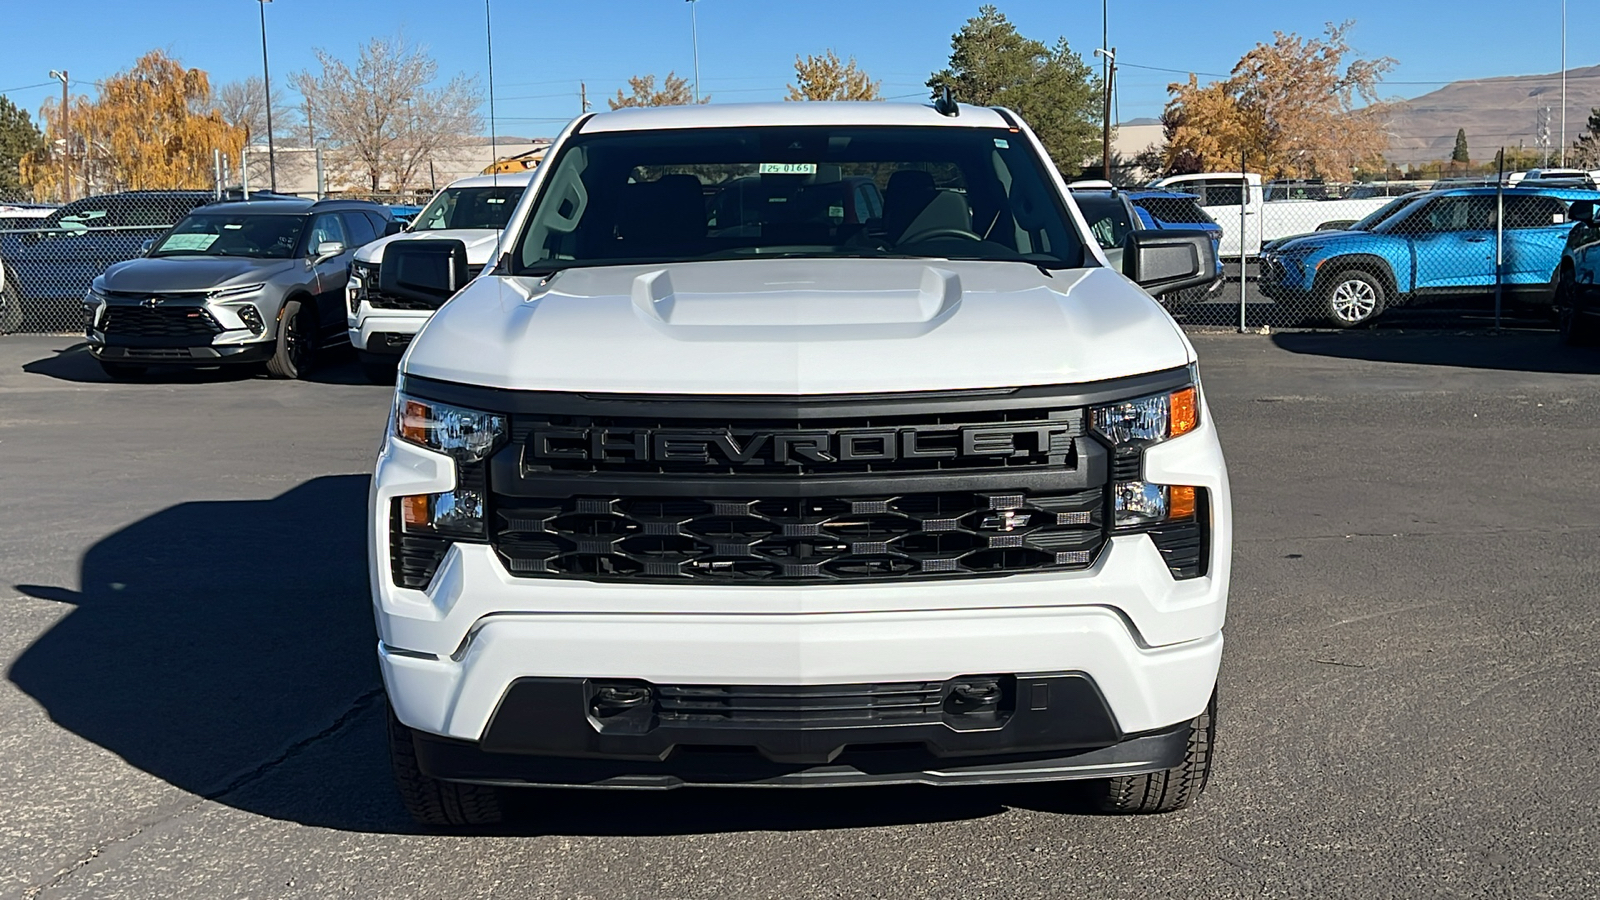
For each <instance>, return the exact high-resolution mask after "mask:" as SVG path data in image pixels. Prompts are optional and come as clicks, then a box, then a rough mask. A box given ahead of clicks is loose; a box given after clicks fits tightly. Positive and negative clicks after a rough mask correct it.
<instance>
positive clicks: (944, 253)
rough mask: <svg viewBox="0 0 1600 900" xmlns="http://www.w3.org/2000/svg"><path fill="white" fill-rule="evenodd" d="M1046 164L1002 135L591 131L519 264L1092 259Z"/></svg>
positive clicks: (947, 130) (578, 145)
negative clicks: (1086, 255)
mask: <svg viewBox="0 0 1600 900" xmlns="http://www.w3.org/2000/svg"><path fill="white" fill-rule="evenodd" d="M1040 163H1041V161H1040V160H1039V159H1038V158H1037V157H1036V156H1035V155H1034V153H1033V151H1032V149H1031V148H1030V147H1029V146H1028V145H1027V144H1026V143H1025V141H1024V139H1023V137H1022V136H1021V135H1020V134H1018V133H1016V132H1012V131H1009V130H1007V129H1002V128H993V129H989V128H960V127H930V128H873V127H862V126H839V127H810V126H808V127H790V128H785V127H758V128H703V129H692V130H681V131H678V130H673V131H651V132H621V133H605V132H601V133H597V134H590V135H580V136H578V137H576V138H574V139H572V140H571V141H570V142H569V143H568V144H567V145H566V146H565V147H564V148H563V150H562V152H561V156H560V157H559V158H558V159H557V160H556V161H555V162H554V164H553V165H552V164H551V163H546V165H552V169H551V171H550V174H549V176H548V177H547V179H546V181H545V184H544V188H543V189H542V191H541V193H540V196H539V198H538V201H537V202H536V204H535V206H534V208H533V211H532V214H531V215H530V216H529V219H528V224H527V225H526V226H525V228H524V229H523V231H522V234H521V235H520V236H519V238H518V240H517V242H516V245H515V246H516V247H517V252H516V256H515V260H514V266H515V271H516V272H518V273H548V272H552V271H556V270H559V269H563V268H568V267H572V266H601V265H629V264H642V263H664V262H682V261H692V260H710V259H740V258H754V257H862V258H872V257H899V258H907V257H914V258H934V259H974V260H1009V261H1023V262H1030V263H1034V264H1037V265H1043V266H1050V267H1063V266H1079V265H1082V263H1083V246H1082V243H1081V240H1080V239H1079V237H1078V233H1077V231H1076V229H1075V228H1074V227H1073V225H1072V223H1071V220H1070V219H1069V218H1068V217H1067V212H1066V209H1065V207H1064V206H1063V204H1062V203H1061V200H1060V197H1059V195H1058V194H1057V193H1056V191H1055V189H1054V188H1053V187H1052V186H1051V184H1050V182H1049V181H1047V180H1046V175H1045V171H1044V169H1043V167H1042V166H1041V164H1040Z"/></svg>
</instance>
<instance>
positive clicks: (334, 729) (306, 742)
mask: <svg viewBox="0 0 1600 900" xmlns="http://www.w3.org/2000/svg"><path fill="white" fill-rule="evenodd" d="M381 696H383V688H381V687H380V688H373V689H372V690H370V691H367V692H365V693H363V694H361V695H360V696H358V697H356V698H355V699H354V700H352V701H351V702H350V705H349V706H347V707H346V708H345V710H344V712H342V713H340V714H339V715H338V716H337V717H335V718H334V720H333V722H331V723H330V724H329V725H327V726H326V727H324V728H322V729H321V730H319V731H317V732H316V733H315V734H311V735H307V736H306V737H303V738H301V739H299V740H297V741H295V742H293V743H291V744H290V745H289V746H287V747H285V748H284V749H283V750H281V751H279V752H278V753H277V754H276V755H275V756H273V757H272V758H271V759H268V760H266V761H264V762H262V763H261V764H260V765H257V766H255V767H254V768H252V769H250V770H249V771H246V772H241V773H240V774H238V775H236V776H234V777H233V778H232V779H230V780H229V781H228V783H227V784H224V785H223V786H222V787H220V788H217V789H216V790H214V791H208V792H206V793H205V794H202V795H200V796H199V797H196V798H194V800H192V801H190V802H189V803H186V804H184V805H183V806H182V807H180V808H178V809H176V810H174V811H172V812H170V813H167V814H166V815H163V816H160V817H159V818H156V819H152V820H151V821H149V822H145V823H143V824H140V825H139V826H137V827H135V828H133V829H131V830H129V831H127V832H125V833H123V834H120V835H117V836H115V837H111V838H107V839H106V840H103V841H100V842H99V843H97V844H95V845H93V846H91V847H90V848H89V849H88V851H87V852H85V853H84V854H83V855H82V856H80V857H78V859H76V860H75V861H73V863H72V864H71V865H68V866H65V867H63V868H62V869H61V870H60V871H58V872H56V874H55V875H54V876H52V877H51V878H50V880H49V881H47V882H45V883H44V884H37V885H33V886H31V887H29V888H28V889H27V890H25V891H23V892H22V896H23V898H24V900H35V898H37V897H39V896H40V895H42V894H44V892H46V891H49V890H52V889H54V888H56V887H58V886H59V885H60V884H61V883H62V882H64V881H66V880H67V879H68V878H70V877H72V876H73V875H74V874H76V873H77V872H78V871H79V870H80V869H82V868H83V867H84V866H87V865H88V864H90V863H91V862H94V861H95V860H96V859H98V858H99V857H100V856H101V855H102V854H104V853H105V852H106V851H107V850H109V849H111V848H112V847H117V846H121V845H125V844H127V843H128V842H129V841H131V840H133V839H135V838H137V837H138V836H139V835H141V834H143V833H144V832H146V831H149V830H150V829H151V828H155V827H157V826H159V825H163V824H165V823H167V822H171V821H173V820H174V819H179V818H182V817H183V816H186V815H188V814H189V813H190V812H192V811H193V810H194V809H195V808H196V807H199V806H202V805H204V804H205V803H207V802H209V801H216V800H220V799H222V798H223V797H226V796H227V795H229V794H231V793H233V792H234V791H238V790H241V789H242V788H245V787H248V786H249V785H251V784H253V783H255V782H257V781H260V780H261V779H262V778H264V777H266V776H267V775H268V774H270V773H271V772H272V771H273V770H274V769H277V768H278V767H280V766H282V765H283V764H284V763H287V762H289V761H290V760H291V759H293V758H295V757H296V756H298V755H299V754H300V753H302V752H304V751H305V750H306V749H308V748H309V747H311V746H312V745H314V744H316V743H318V742H319V741H324V740H327V739H328V738H330V737H333V736H334V735H335V734H338V733H339V732H340V731H342V730H343V729H344V728H345V727H346V726H347V725H349V724H350V723H351V722H352V721H354V720H355V719H356V717H358V716H360V715H361V714H362V713H364V712H366V711H367V708H368V707H369V706H371V705H372V702H373V701H374V700H376V699H377V698H379V697H381Z"/></svg>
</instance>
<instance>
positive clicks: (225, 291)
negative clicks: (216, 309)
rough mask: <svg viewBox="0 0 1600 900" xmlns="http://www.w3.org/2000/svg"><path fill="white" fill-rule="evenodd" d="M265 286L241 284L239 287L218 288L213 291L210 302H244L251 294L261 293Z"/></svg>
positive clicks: (209, 298)
mask: <svg viewBox="0 0 1600 900" xmlns="http://www.w3.org/2000/svg"><path fill="white" fill-rule="evenodd" d="M264 287H266V285H265V284H241V285H238V286H237V287H225V288H217V289H216V290H214V291H212V292H211V294H210V296H209V297H207V299H208V300H219V301H222V302H224V303H226V302H227V301H229V300H243V299H244V298H246V297H248V296H250V295H251V294H254V293H257V292H259V291H260V290H261V289H262V288H264Z"/></svg>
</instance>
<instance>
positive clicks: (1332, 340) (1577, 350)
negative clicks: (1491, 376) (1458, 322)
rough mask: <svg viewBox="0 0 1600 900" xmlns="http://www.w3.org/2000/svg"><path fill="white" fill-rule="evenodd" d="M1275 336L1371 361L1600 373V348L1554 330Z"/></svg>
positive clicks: (1290, 347) (1294, 346) (1287, 346)
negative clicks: (1564, 338) (1570, 342)
mask: <svg viewBox="0 0 1600 900" xmlns="http://www.w3.org/2000/svg"><path fill="white" fill-rule="evenodd" d="M1272 342H1273V343H1274V344H1276V345H1278V346H1279V347H1281V348H1282V349H1284V350H1287V351H1289V352H1290V353H1299V354H1304V355H1311V356H1330V357H1336V358H1338V359H1359V360H1368V361H1371V362H1391V363H1410V364H1412V365H1422V366H1455V367H1459V368H1469V369H1501V370H1507V371H1521V372H1547V373H1568V374H1577V375H1597V374H1600V349H1596V348H1588V347H1568V346H1565V345H1563V344H1562V343H1561V342H1560V341H1559V340H1558V339H1557V338H1556V336H1555V335H1554V334H1552V333H1549V332H1543V333H1540V332H1511V333H1502V334H1492V333H1487V332H1477V333H1472V332H1467V333H1462V332H1455V333H1451V332H1416V331H1412V332H1403V333H1402V332H1384V331H1357V332H1342V333H1326V332H1323V333H1311V332H1297V333H1284V334H1275V335H1273V336H1272Z"/></svg>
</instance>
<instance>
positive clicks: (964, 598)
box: [368, 411, 1232, 787]
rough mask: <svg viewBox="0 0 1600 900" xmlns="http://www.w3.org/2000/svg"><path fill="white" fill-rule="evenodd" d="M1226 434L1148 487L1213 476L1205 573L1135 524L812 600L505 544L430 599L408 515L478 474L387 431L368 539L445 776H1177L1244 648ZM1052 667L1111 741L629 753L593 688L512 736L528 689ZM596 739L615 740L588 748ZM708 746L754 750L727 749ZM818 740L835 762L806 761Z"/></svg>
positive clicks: (405, 686) (1186, 445)
mask: <svg viewBox="0 0 1600 900" xmlns="http://www.w3.org/2000/svg"><path fill="white" fill-rule="evenodd" d="M1210 422H1211V417H1210V414H1209V412H1208V411H1206V412H1203V414H1202V416H1201V423H1202V424H1201V426H1200V428H1198V429H1196V431H1194V432H1193V433H1191V434H1189V435H1186V436H1184V437H1182V438H1177V439H1174V440H1171V441H1168V442H1166V443H1164V444H1161V445H1157V446H1155V447H1151V448H1149V449H1148V450H1147V451H1146V454H1145V458H1144V475H1145V477H1146V478H1147V479H1149V480H1151V481H1155V482H1158V483H1166V484H1192V485H1197V486H1199V487H1203V488H1205V489H1206V491H1207V494H1208V496H1209V497H1210V502H1209V505H1208V515H1209V516H1210V522H1209V533H1210V536H1211V537H1210V541H1209V546H1210V548H1211V549H1210V559H1209V565H1208V566H1207V568H1206V572H1207V574H1205V575H1203V576H1201V577H1195V578H1186V579H1181V580H1180V579H1175V578H1174V577H1173V576H1172V574H1171V572H1170V571H1169V569H1168V567H1167V565H1166V562H1165V560H1164V558H1163V556H1162V555H1161V552H1160V551H1159V550H1157V548H1156V546H1155V544H1154V543H1153V542H1152V540H1151V539H1150V537H1149V536H1148V535H1145V534H1124V535H1116V536H1113V537H1111V538H1110V539H1109V540H1108V542H1107V544H1106V546H1105V547H1104V549H1103V550H1102V551H1101V553H1100V555H1099V556H1098V558H1097V559H1096V560H1095V562H1094V564H1093V565H1092V566H1090V567H1089V568H1086V569H1082V570H1077V571H1065V572H1051V573H1042V572H1041V573H1032V574H1018V575H1009V576H1004V577H994V578H955V579H948V580H926V581H908V582H890V583H857V584H848V583H847V584H821V585H806V586H785V585H715V586H707V585H687V584H686V585H668V584H629V583H617V582H590V581H584V580H580V579H547V578H526V577H516V576H513V575H511V574H510V573H509V572H508V571H507V570H506V568H505V566H504V564H503V563H502V562H501V560H500V558H499V556H497V555H496V553H495V551H494V550H493V548H491V547H490V546H488V545H487V544H477V543H455V544H452V545H450V546H449V549H448V550H447V551H445V555H444V557H443V559H442V560H441V561H440V563H439V566H438V569H437V572H436V573H435V575H434V576H433V578H432V579H431V581H430V582H429V583H428V585H427V587H426V589H425V590H417V589H410V588H402V587H397V586H396V585H395V584H394V582H393V580H392V577H391V574H390V551H391V548H390V536H389V511H390V509H391V505H392V501H393V500H394V499H395V498H396V497H398V496H400V495H405V494H416V493H436V492H441V491H447V490H451V489H453V488H454V487H455V468H454V464H453V463H452V462H451V460H450V459H449V458H448V457H445V456H442V455H440V454H438V453H434V452H431V451H428V450H425V449H423V448H420V447H417V446H415V445H412V444H408V443H403V442H398V441H393V440H390V441H386V442H385V446H384V448H383V451H382V454H381V455H380V457H379V460H378V467H377V472H376V476H375V478H374V480H373V485H372V493H371V501H372V506H371V511H372V512H371V515H370V516H369V528H370V529H371V530H370V533H369V544H368V546H369V553H370V554H371V556H370V558H369V570H370V572H371V576H372V590H373V597H374V605H375V612H376V618H377V625H378V634H379V639H380V644H379V660H380V669H381V671H382V674H383V678H384V683H385V686H386V688H387V690H388V694H389V698H390V702H391V704H392V706H393V710H394V713H395V715H396V717H397V718H398V719H399V721H400V722H401V723H403V724H404V725H406V726H408V727H410V728H411V729H413V730H414V731H415V732H417V734H416V736H415V742H416V744H417V747H418V756H419V759H421V760H422V764H423V765H424V767H425V771H430V772H431V773H432V774H435V775H436V776H437V777H442V778H451V779H456V780H466V781H483V782H487V783H507V784H510V783H528V784H593V785H604V786H634V787H638V786H646V787H670V786H675V785H677V784H718V783H729V784H785V785H792V784H856V783H878V782H881V781H885V780H887V781H897V782H915V783H948V782H952V781H962V780H977V781H1002V780H1029V779H1045V778H1050V779H1060V778H1072V777H1104V776H1105V775H1107V774H1133V773H1136V772H1146V771H1156V770H1160V769H1164V768H1168V767H1170V766H1171V765H1172V764H1173V760H1174V756H1173V755H1172V754H1173V753H1177V754H1180V755H1181V752H1182V749H1183V743H1182V740H1181V739H1180V737H1179V736H1178V735H1180V733H1182V734H1186V732H1185V731H1184V729H1183V727H1182V726H1186V724H1187V723H1188V722H1189V721H1191V720H1192V719H1193V718H1194V717H1195V716H1197V715H1199V714H1200V713H1201V712H1202V711H1203V710H1204V709H1205V707H1206V705H1207V703H1208V701H1209V699H1210V697H1211V694H1212V690H1213V687H1214V685H1215V682H1216V676H1217V670H1218V666H1219V664H1220V661H1221V653H1222V644H1223V639H1222V634H1221V629H1222V623H1223V619H1224V614H1225V610H1226V605H1227V592H1228V580H1229V575H1230V558H1229V557H1230V550H1231V544H1232V514H1231V507H1230V504H1229V492H1228V481H1227V475H1226V469H1225V465H1224V463H1223V459H1222V454H1221V449H1220V445H1219V443H1218V441H1217V438H1216V433H1215V430H1214V428H1213V426H1212V425H1211V424H1210ZM1051 673H1055V674H1056V675H1061V674H1071V675H1073V676H1075V677H1081V678H1082V679H1084V680H1085V682H1086V683H1087V684H1088V685H1091V686H1092V688H1093V693H1094V696H1095V697H1097V698H1098V700H1097V703H1098V704H1100V705H1099V706H1097V707H1095V709H1097V710H1098V712H1094V713H1093V714H1090V713H1086V712H1085V711H1084V710H1085V708H1086V707H1083V706H1081V705H1078V706H1074V707H1073V709H1074V710H1075V711H1074V712H1072V713H1070V714H1068V719H1069V720H1070V723H1071V727H1072V728H1081V727H1086V726H1087V725H1089V724H1091V723H1099V724H1098V725H1097V726H1096V727H1094V728H1090V729H1089V731H1088V732H1087V733H1075V735H1074V736H1073V737H1071V738H1070V739H1066V740H1063V739H1060V738H1059V735H1058V736H1057V737H1050V733H1051V729H1050V728H1043V729H1042V730H1041V729H1034V730H1033V732H1032V734H1031V736H1026V737H1025V739H1022V740H1016V739H1013V737H1012V736H1011V735H1004V734H999V733H996V734H991V735H989V736H988V737H990V738H994V742H980V743H978V744H975V745H971V746H960V747H958V746H954V745H953V744H952V743H951V742H950V741H947V740H944V737H945V735H944V733H943V732H942V731H940V730H939V728H942V727H944V726H942V725H941V726H938V727H935V728H934V729H933V730H932V731H931V732H928V731H925V732H922V733H919V734H914V735H909V733H908V732H896V731H895V730H894V729H895V728H896V727H903V726H892V727H878V726H875V727H871V728H867V729H864V732H865V733H864V734H862V735H850V734H844V733H843V732H835V733H831V734H824V735H823V736H822V737H820V738H819V737H817V736H815V733H816V731H817V729H811V728H804V727H801V728H789V729H788V731H789V734H788V735H786V736H778V737H774V736H773V735H771V734H765V733H763V734H754V735H752V734H750V733H742V732H739V731H738V730H737V729H735V730H734V731H727V730H722V731H720V732H719V733H718V734H715V735H712V736H710V737H708V736H706V735H704V734H697V735H692V736H689V737H688V738H685V737H684V736H683V735H682V734H678V735H673V734H670V733H657V734H656V735H655V736H654V737H651V738H650V739H649V740H644V741H642V742H638V743H632V744H629V743H628V742H626V741H625V742H623V743H622V744H621V745H619V744H617V743H616V742H615V741H610V740H609V739H608V740H600V738H601V737H604V736H603V735H601V734H600V732H599V731H598V730H597V726H594V725H593V724H592V723H591V722H590V721H589V720H588V718H587V717H586V716H585V715H584V714H583V712H582V707H581V698H580V699H579V700H570V701H569V702H567V706H568V711H567V712H566V713H564V714H561V715H563V716H565V719H564V722H563V723H561V724H560V727H556V726H554V725H548V722H547V720H546V719H542V718H540V717H539V716H541V715H543V713H539V714H530V713H523V714H521V716H520V718H521V719H522V721H523V722H524V726H526V728H531V733H533V734H536V735H545V737H543V738H541V739H540V740H539V741H534V742H531V743H530V742H528V741H522V742H512V743H509V744H508V743H505V742H502V741H501V740H500V737H501V736H503V734H504V732H503V731H502V726H503V723H505V722H508V721H516V720H517V719H518V718H519V715H518V714H517V713H515V712H511V711H510V710H513V709H516V708H518V707H519V706H520V707H521V708H524V709H535V710H537V709H541V708H543V707H542V706H541V705H540V704H533V705H531V706H523V705H522V704H521V701H518V702H516V703H513V702H512V700H513V698H514V694H515V693H516V692H517V691H518V690H520V689H519V688H518V687H517V686H518V685H519V684H528V683H533V682H548V681H550V680H556V681H561V682H566V683H583V682H585V681H589V682H594V681H605V680H619V679H620V680H629V681H635V682H642V683H647V684H649V685H653V686H763V687H773V686H778V688H782V689H785V690H788V689H798V688H806V687H813V686H850V685H863V684H883V683H905V682H939V683H945V682H949V681H951V680H952V679H958V678H963V677H968V676H982V675H988V676H1002V677H1014V678H1016V679H1017V680H1018V682H1019V683H1020V682H1021V681H1023V680H1024V679H1036V678H1042V677H1054V676H1052V675H1051ZM774 689H776V688H774ZM559 706H560V704H555V706H554V707H552V708H555V707H559ZM552 714H554V713H552ZM503 716H511V718H510V719H506V718H502V717H503ZM1022 721H1023V719H1014V720H1012V723H1011V724H1008V725H1007V726H1005V727H1006V728H1010V727H1013V726H1014V725H1016V723H1018V722H1022ZM924 724H925V725H926V724H927V723H924ZM1018 727H1021V726H1018ZM1052 727H1054V726H1052ZM780 730H782V729H780ZM822 730H823V731H829V730H830V729H822ZM1024 730H1027V729H1024ZM998 731H999V732H1004V731H1005V728H1001V729H999V730H998ZM559 734H566V735H567V736H568V737H567V738H560V739H558V735H559ZM902 734H908V735H909V736H908V737H904V738H903V737H901V736H900V735H902ZM574 735H576V736H578V737H581V738H582V739H583V741H584V742H587V741H589V740H590V739H593V740H594V741H596V743H593V744H590V743H581V744H579V743H575V742H574V739H573V737H572V736H574ZM630 740H632V739H630ZM986 740H987V739H986ZM540 741H544V742H543V743H541V742H540ZM774 741H776V743H774ZM819 741H820V743H818V742H819ZM863 744H865V745H871V746H870V747H865V748H864V747H863V746H862V745H863ZM886 744H891V745H895V746H893V747H887V748H886V747H884V746H883V745H886ZM708 745H709V746H715V747H724V748H726V747H728V746H730V745H731V746H735V747H739V748H742V750H740V751H739V752H737V753H730V754H717V753H709V752H706V751H704V749H703V748H704V747H706V746H708ZM761 747H765V748H766V749H765V750H764V751H763V750H758V749H756V748H761ZM796 747H799V748H800V751H803V752H804V753H806V754H815V755H811V756H807V757H806V758H805V760H804V761H796V760H795V758H794V757H793V756H792V755H791V754H792V753H793V752H800V751H795V748H796ZM1174 748H1176V749H1174ZM869 751H870V752H869ZM952 751H954V752H952ZM968 752H970V753H973V754H976V755H973V756H967V755H963V754H965V753H968ZM864 753H865V754H866V756H863V755H862V754H864ZM875 754H876V755H875ZM722 757H726V758H722ZM734 757H737V759H735V758H734ZM818 760H821V761H818ZM430 767H431V768H430ZM841 767H842V768H841ZM719 773H720V774H719Z"/></svg>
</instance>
